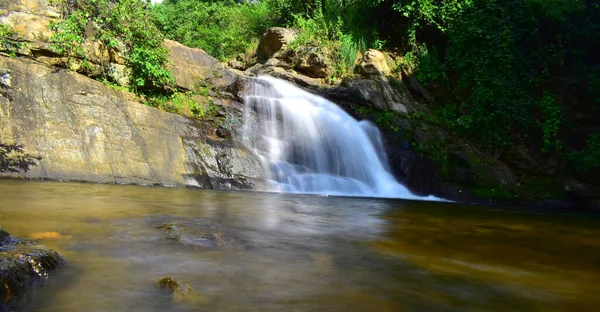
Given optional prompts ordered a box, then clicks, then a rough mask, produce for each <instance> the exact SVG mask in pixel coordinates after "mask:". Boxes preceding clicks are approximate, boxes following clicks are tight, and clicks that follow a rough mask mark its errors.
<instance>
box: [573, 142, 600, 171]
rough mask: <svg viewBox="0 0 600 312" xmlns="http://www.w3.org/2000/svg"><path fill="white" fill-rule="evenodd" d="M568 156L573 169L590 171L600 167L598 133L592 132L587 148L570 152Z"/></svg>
mask: <svg viewBox="0 0 600 312" xmlns="http://www.w3.org/2000/svg"><path fill="white" fill-rule="evenodd" d="M568 158H569V160H570V162H571V164H573V165H574V167H575V170H579V171H582V172H591V171H594V170H598V169H600V134H597V133H596V134H592V135H591V136H590V138H589V139H588V141H587V148H585V149H583V150H578V151H572V152H570V153H569V154H568Z"/></svg>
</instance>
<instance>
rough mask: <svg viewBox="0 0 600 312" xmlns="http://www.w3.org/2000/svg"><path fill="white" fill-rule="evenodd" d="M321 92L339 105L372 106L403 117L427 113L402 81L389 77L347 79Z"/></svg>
mask: <svg viewBox="0 0 600 312" xmlns="http://www.w3.org/2000/svg"><path fill="white" fill-rule="evenodd" d="M321 92H322V93H323V94H324V95H325V96H326V97H328V98H330V99H332V100H334V101H336V102H338V103H339V102H346V103H353V104H352V105H356V106H371V107H373V108H376V109H378V110H382V111H387V110H391V111H394V112H397V113H400V114H402V115H408V114H411V113H416V112H425V111H427V109H426V108H425V107H424V106H423V105H421V104H419V103H418V102H417V101H416V100H415V99H414V98H413V97H412V95H411V94H410V92H409V91H408V89H407V88H406V87H405V86H404V84H403V83H402V81H399V80H396V79H392V78H387V77H378V78H373V79H364V78H360V77H359V78H356V77H355V78H347V79H344V80H343V81H342V83H341V84H340V85H339V86H335V87H332V88H328V89H324V90H321Z"/></svg>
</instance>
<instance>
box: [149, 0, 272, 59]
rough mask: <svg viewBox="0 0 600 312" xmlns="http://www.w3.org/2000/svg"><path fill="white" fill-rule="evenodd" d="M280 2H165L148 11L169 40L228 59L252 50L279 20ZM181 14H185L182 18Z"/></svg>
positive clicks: (185, 0) (183, 0)
mask: <svg viewBox="0 0 600 312" xmlns="http://www.w3.org/2000/svg"><path fill="white" fill-rule="evenodd" d="M281 5H282V1H272V0H266V1H260V2H256V3H246V2H244V3H242V4H237V3H236V2H235V1H196V0H177V1H175V0H166V1H164V2H163V3H160V4H157V5H155V6H153V7H152V9H151V12H152V15H151V16H152V20H153V21H154V23H155V24H156V25H157V27H158V28H159V29H160V30H161V31H162V32H163V33H164V34H165V36H166V37H167V38H169V39H173V40H177V41H179V42H181V43H182V44H185V45H187V46H190V47H197V48H201V49H204V50H205V51H206V52H208V53H209V54H210V55H212V56H214V57H216V58H218V59H221V60H225V59H229V58H231V57H233V56H235V55H237V54H239V53H244V52H246V51H247V50H248V49H249V48H251V47H255V46H256V44H257V40H258V38H260V36H261V35H262V34H263V33H264V32H265V31H266V30H267V29H268V28H269V27H271V26H275V25H276V23H277V20H279V13H278V12H276V11H275V10H274V8H280V7H281ZM182 12H186V13H185V14H182Z"/></svg>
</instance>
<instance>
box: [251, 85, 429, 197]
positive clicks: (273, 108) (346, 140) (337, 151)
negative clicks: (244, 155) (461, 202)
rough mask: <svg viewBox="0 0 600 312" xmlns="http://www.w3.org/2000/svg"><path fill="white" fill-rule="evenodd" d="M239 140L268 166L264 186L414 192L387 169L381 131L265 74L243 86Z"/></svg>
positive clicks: (369, 193)
mask: <svg viewBox="0 0 600 312" xmlns="http://www.w3.org/2000/svg"><path fill="white" fill-rule="evenodd" d="M245 105H246V109H245V116H244V126H243V129H242V142H243V143H244V144H245V145H247V146H248V147H249V148H250V149H252V150H253V151H254V152H255V153H256V154H257V155H258V156H259V157H260V158H261V160H262V161H263V164H264V165H265V167H266V168H268V177H267V178H268V188H269V189H268V190H269V191H275V192H286V193H304V194H320V195H334V196H364V197H385V198H404V199H416V200H440V199H439V198H436V197H434V196H427V197H422V196H417V195H415V194H412V193H411V192H410V191H409V190H408V189H407V188H406V187H405V186H403V185H402V184H400V183H398V182H397V181H396V179H395V178H394V177H393V175H392V174H391V173H390V171H389V165H388V161H387V156H386V154H385V150H384V148H383V143H382V139H381V134H380V132H379V130H378V129H377V127H376V126H375V125H374V124H372V123H371V122H369V121H357V120H355V119H354V118H352V117H351V116H350V115H348V114H347V113H346V112H345V111H343V110H342V109H341V108H340V107H338V106H337V105H336V104H335V103H332V102H330V101H328V100H326V99H324V98H322V97H320V96H316V95H313V94H311V93H309V92H306V91H304V90H302V89H300V88H298V87H296V86H294V85H292V84H291V83H289V82H286V81H284V80H280V79H276V78H273V77H270V76H261V77H258V78H256V79H253V80H252V81H251V82H250V83H249V84H248V86H247V88H246V90H245Z"/></svg>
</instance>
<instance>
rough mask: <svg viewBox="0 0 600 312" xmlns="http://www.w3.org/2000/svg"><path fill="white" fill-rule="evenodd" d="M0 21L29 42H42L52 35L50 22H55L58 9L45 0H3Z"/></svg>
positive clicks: (58, 16) (57, 18)
mask: <svg viewBox="0 0 600 312" xmlns="http://www.w3.org/2000/svg"><path fill="white" fill-rule="evenodd" d="M2 2H3V3H2V7H4V8H5V10H2V11H0V23H2V24H4V25H8V26H9V27H11V28H12V29H14V30H15V31H16V32H18V33H19V34H21V35H22V36H23V39H25V40H27V41H30V42H44V41H48V39H49V38H50V37H51V36H52V31H51V30H50V27H49V26H50V24H51V23H52V22H57V21H58V20H59V18H60V11H59V10H57V9H56V7H54V6H52V5H50V4H49V3H48V2H47V1H43V0H42V1H40V0H4V1H2Z"/></svg>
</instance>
